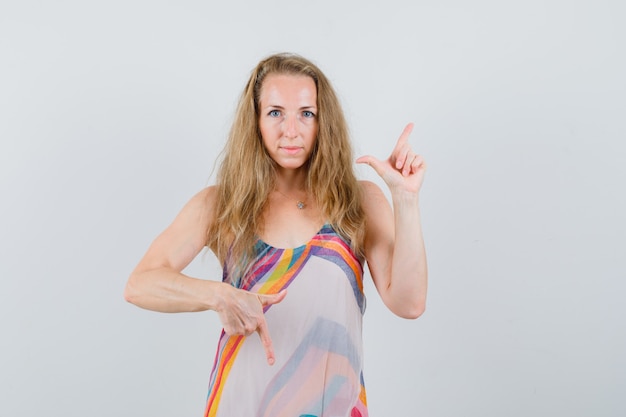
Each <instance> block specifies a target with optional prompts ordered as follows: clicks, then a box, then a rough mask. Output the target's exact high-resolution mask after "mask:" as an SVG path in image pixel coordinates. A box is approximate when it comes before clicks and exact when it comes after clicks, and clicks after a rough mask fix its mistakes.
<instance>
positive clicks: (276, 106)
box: [263, 104, 317, 110]
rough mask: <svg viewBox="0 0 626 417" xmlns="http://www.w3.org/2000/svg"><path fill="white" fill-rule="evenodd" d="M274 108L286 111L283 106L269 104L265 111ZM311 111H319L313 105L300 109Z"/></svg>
mask: <svg viewBox="0 0 626 417" xmlns="http://www.w3.org/2000/svg"><path fill="white" fill-rule="evenodd" d="M270 107H271V108H274V109H279V110H285V108H284V107H283V106H279V105H277V104H268V105H267V106H264V107H263V108H264V109H268V108H270ZM310 109H317V106H315V105H312V106H302V107H300V108H299V109H298V110H310Z"/></svg>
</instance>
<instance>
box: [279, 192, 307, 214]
mask: <svg viewBox="0 0 626 417" xmlns="http://www.w3.org/2000/svg"><path fill="white" fill-rule="evenodd" d="M275 190H276V191H278V192H279V193H280V194H282V195H283V196H284V197H285V198H286V199H287V200H294V199H293V198H291V197H289V196H288V195H286V194H285V193H283V192H282V191H280V190H279V189H278V188H275ZM296 207H298V210H304V208H305V207H306V203H305V202H304V201H302V200H296Z"/></svg>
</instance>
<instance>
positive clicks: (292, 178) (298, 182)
mask: <svg viewBox="0 0 626 417" xmlns="http://www.w3.org/2000/svg"><path fill="white" fill-rule="evenodd" d="M274 188H275V189H277V190H279V191H283V192H286V191H291V192H305V191H306V172H305V171H304V170H288V171H287V170H283V171H282V172H277V173H276V178H275V179H274Z"/></svg>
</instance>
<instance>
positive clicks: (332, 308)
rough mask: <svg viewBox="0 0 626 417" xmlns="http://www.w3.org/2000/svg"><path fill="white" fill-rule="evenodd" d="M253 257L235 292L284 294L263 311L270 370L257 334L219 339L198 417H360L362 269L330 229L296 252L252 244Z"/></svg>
mask: <svg viewBox="0 0 626 417" xmlns="http://www.w3.org/2000/svg"><path fill="white" fill-rule="evenodd" d="M255 252H256V259H255V260H254V262H253V265H252V269H251V272H250V275H249V278H248V279H247V280H246V283H245V284H244V285H241V286H239V287H240V288H243V289H246V290H248V291H252V292H256V293H261V294H274V293H277V292H279V291H280V290H282V289H283V288H288V292H287V296H286V297H285V299H284V300H283V301H282V302H280V303H279V304H275V305H273V306H268V307H266V310H265V318H266V321H267V325H268V328H269V332H270V336H271V337H272V342H273V345H274V354H275V357H276V362H275V363H274V365H273V366H270V365H268V364H267V360H266V357H265V350H264V349H263V346H262V344H261V341H260V338H259V336H258V335H257V334H256V333H255V334H253V335H251V336H248V337H244V336H231V337H229V336H227V335H226V334H225V333H224V332H222V336H221V338H220V340H219V344H218V349H217V355H216V358H215V364H214V366H213V371H212V372H211V380H210V385H209V395H208V399H207V407H206V411H205V416H211V417H213V416H222V417H283V416H284V417H310V416H315V417H344V416H346V417H365V416H367V415H368V414H367V402H366V399H365V387H364V385H363V374H362V362H363V352H362V337H361V324H362V317H363V313H364V312H365V296H364V294H363V281H362V278H363V266H362V262H361V261H360V260H359V259H358V258H357V257H356V256H355V254H354V253H353V252H352V250H351V249H350V245H349V244H348V243H347V242H346V241H345V240H344V239H343V238H341V236H339V235H338V234H337V233H336V232H335V231H334V229H333V228H332V227H331V226H330V225H324V226H323V227H322V229H321V230H320V231H319V232H317V234H316V235H315V236H314V237H313V238H312V239H311V240H310V241H309V242H307V243H306V244H304V245H302V246H299V247H297V248H293V249H279V248H275V247H272V246H270V245H268V244H267V243H265V242H263V241H261V240H259V241H258V242H257V244H256V246H255ZM224 275H225V276H224V281H225V282H230V279H229V277H228V276H227V274H226V273H225V274H224Z"/></svg>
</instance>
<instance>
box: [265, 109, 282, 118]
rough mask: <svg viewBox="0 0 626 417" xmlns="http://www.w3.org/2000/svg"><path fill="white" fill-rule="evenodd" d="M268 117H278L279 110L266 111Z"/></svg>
mask: <svg viewBox="0 0 626 417" xmlns="http://www.w3.org/2000/svg"><path fill="white" fill-rule="evenodd" d="M268 115H269V116H270V117H280V110H270V112H269V113H268Z"/></svg>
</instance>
